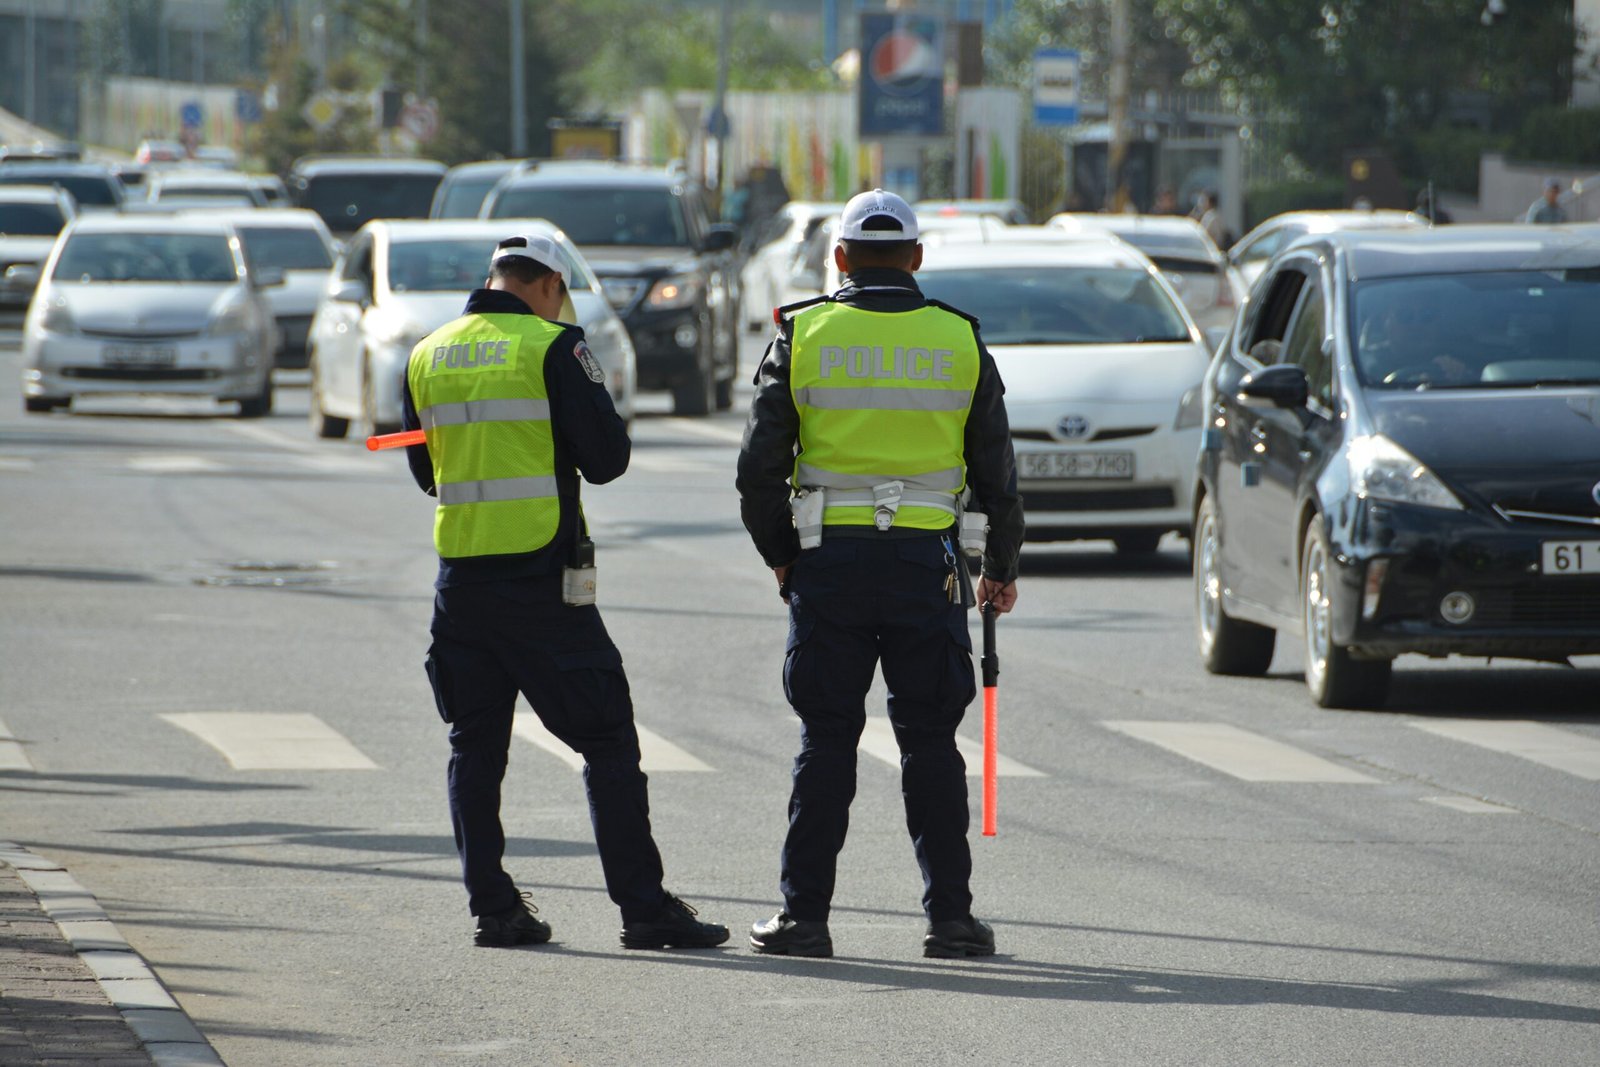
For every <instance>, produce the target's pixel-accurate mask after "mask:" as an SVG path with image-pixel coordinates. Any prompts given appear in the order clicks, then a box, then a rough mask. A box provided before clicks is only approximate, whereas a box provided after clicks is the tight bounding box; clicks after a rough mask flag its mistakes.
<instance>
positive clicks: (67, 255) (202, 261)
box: [51, 233, 238, 283]
mask: <svg viewBox="0 0 1600 1067" xmlns="http://www.w3.org/2000/svg"><path fill="white" fill-rule="evenodd" d="M51 277H52V278H54V279H55V280H56V281H76V282H224V283H230V282H235V281H238V272H237V269H236V268H235V266H234V261H233V250H232V249H231V248H229V247H228V239H227V238H226V237H224V236H223V235H221V234H211V233H78V234H73V235H72V236H71V237H68V238H67V244H66V247H65V248H63V249H62V250H61V258H60V259H59V260H58V261H57V262H56V269H55V273H54V274H52V275H51Z"/></svg>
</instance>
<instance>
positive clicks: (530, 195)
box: [491, 185, 689, 248]
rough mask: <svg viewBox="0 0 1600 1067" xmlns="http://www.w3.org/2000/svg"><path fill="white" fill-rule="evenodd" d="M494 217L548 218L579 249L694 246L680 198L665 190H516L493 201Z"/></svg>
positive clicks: (492, 212)
mask: <svg viewBox="0 0 1600 1067" xmlns="http://www.w3.org/2000/svg"><path fill="white" fill-rule="evenodd" d="M491 214H492V215H493V217H495V218H502V219H505V218H528V219H549V220H550V221H551V222H553V223H555V224H556V225H557V226H559V227H561V229H562V230H564V231H565V232H566V235H567V236H568V237H569V238H571V239H572V241H573V242H574V243H575V244H577V245H579V246H580V247H581V246H583V245H645V246H650V247H656V248H682V247H684V246H686V245H688V243H689V231H688V228H687V226H686V225H685V223H684V218H683V211H682V209H681V208H680V207H679V205H678V198H677V197H675V196H673V195H672V191H671V190H670V189H665V188H637V187H633V188H598V189H597V188H575V187H571V186H560V187H557V186H551V185H538V186H526V187H523V188H511V189H506V190H505V191H504V192H502V193H501V194H500V196H499V198H498V199H496V200H495V202H494V208H493V209H492V211H491Z"/></svg>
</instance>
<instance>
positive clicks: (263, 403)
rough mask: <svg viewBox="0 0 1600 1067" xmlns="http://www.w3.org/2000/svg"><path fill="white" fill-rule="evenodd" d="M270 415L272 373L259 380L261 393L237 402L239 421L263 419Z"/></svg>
mask: <svg viewBox="0 0 1600 1067" xmlns="http://www.w3.org/2000/svg"><path fill="white" fill-rule="evenodd" d="M271 414H272V372H271V371H268V372H267V375H266V377H264V378H262V379H261V391H260V392H259V393H257V394H256V395H255V396H247V397H245V398H244V399H243V400H241V401H239V417H240V418H241V419H264V418H266V417H267V416H268V415H271Z"/></svg>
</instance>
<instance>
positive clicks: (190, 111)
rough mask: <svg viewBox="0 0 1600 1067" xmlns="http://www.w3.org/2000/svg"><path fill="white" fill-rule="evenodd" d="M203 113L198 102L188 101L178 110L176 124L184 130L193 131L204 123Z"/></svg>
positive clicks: (204, 115)
mask: <svg viewBox="0 0 1600 1067" xmlns="http://www.w3.org/2000/svg"><path fill="white" fill-rule="evenodd" d="M205 117H206V114H205V111H204V110H202V109H201V107H200V104H199V102H198V101H195V100H190V101H187V102H185V103H184V105H183V106H182V107H180V108H178V122H179V123H180V124H181V125H182V126H183V128H184V129H186V130H194V129H198V128H199V127H200V124H201V123H202V122H204V121H205Z"/></svg>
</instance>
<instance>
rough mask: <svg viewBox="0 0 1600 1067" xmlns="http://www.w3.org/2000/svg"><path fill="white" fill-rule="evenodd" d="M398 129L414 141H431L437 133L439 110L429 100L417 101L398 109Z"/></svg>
mask: <svg viewBox="0 0 1600 1067" xmlns="http://www.w3.org/2000/svg"><path fill="white" fill-rule="evenodd" d="M400 128H401V129H402V130H404V131H406V133H407V134H408V135H409V136H410V137H411V139H412V140H414V141H431V140H433V138H434V136H435V135H436V134H438V132H439V108H438V105H436V104H435V103H434V102H433V101H431V100H418V101H415V102H414V103H410V104H407V105H406V106H405V107H403V108H401V109H400Z"/></svg>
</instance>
